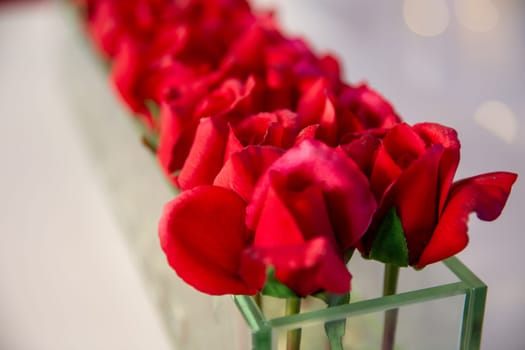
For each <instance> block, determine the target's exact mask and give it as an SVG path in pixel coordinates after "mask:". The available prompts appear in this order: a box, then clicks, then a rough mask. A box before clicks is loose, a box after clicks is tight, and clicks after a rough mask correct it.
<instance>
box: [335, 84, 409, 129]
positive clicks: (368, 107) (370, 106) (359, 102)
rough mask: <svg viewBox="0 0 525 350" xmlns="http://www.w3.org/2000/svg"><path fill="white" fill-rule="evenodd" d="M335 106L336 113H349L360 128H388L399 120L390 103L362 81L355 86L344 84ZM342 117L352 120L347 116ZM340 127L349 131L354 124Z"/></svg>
mask: <svg viewBox="0 0 525 350" xmlns="http://www.w3.org/2000/svg"><path fill="white" fill-rule="evenodd" d="M337 106H338V113H342V114H343V115H344V114H351V115H352V116H353V117H354V118H357V120H358V121H359V125H360V127H361V130H366V129H372V128H390V127H392V126H394V125H396V124H398V123H400V122H401V118H400V117H399V116H398V115H397V113H396V112H395V111H394V108H393V107H392V105H391V104H390V103H389V102H388V101H387V100H386V99H385V98H384V97H383V96H381V95H380V94H379V93H377V92H376V91H374V90H372V89H370V88H369V87H368V86H367V85H366V84H364V83H363V84H360V85H358V86H355V87H354V86H346V87H345V88H344V89H343V90H342V91H341V93H340V94H339V96H338V97H337ZM342 118H344V119H348V120H350V121H353V120H352V118H351V117H348V116H347V117H342ZM343 123H344V122H343ZM340 128H342V129H343V130H346V131H347V132H351V131H353V130H352V129H354V128H355V124H354V125H351V126H350V127H349V126H346V127H343V126H342V125H341V126H340ZM354 130H355V129H354ZM341 136H343V135H341Z"/></svg>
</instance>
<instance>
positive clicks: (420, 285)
mask: <svg viewBox="0 0 525 350" xmlns="http://www.w3.org/2000/svg"><path fill="white" fill-rule="evenodd" d="M370 263H372V262H364V263H361V265H364V264H370ZM378 265H379V264H378ZM436 265H437V266H431V267H427V268H426V269H428V271H425V270H426V269H424V270H423V271H411V270H408V269H405V270H402V271H401V274H402V275H401V281H400V285H401V286H404V288H403V289H402V290H401V291H400V292H399V293H397V294H394V295H390V296H373V295H372V297H370V298H368V296H369V295H371V294H369V292H370V290H369V291H368V293H367V292H364V290H363V288H361V287H362V286H361V287H360V286H357V285H356V286H355V288H353V291H352V294H351V295H352V298H351V299H352V301H351V302H350V303H349V304H346V305H341V306H336V307H331V308H326V307H323V305H322V302H320V301H317V300H309V299H304V300H303V302H302V304H303V310H304V311H302V312H300V313H298V314H295V315H289V316H284V315H280V314H279V313H278V310H284V302H283V301H280V300H276V299H272V298H263V300H262V302H261V304H262V308H260V307H259V306H258V305H257V304H256V303H255V301H254V299H253V298H252V297H249V296H234V297H233V299H234V301H235V303H236V305H237V307H238V310H239V312H240V313H241V314H242V315H243V317H244V319H245V320H246V323H247V324H248V325H249V328H250V330H251V341H252V349H256V350H270V349H272V350H273V349H285V348H286V334H287V332H288V331H291V330H297V329H298V330H300V331H301V334H302V336H301V338H302V341H301V347H300V348H301V349H329V348H330V347H329V343H328V338H327V337H326V335H325V333H324V325H325V324H326V323H328V322H333V321H339V320H345V323H346V327H345V328H346V332H345V335H344V337H343V346H344V349H352V350H365V349H370V350H372V349H381V341H382V333H383V316H384V314H385V313H386V312H388V311H389V310H397V312H398V323H397V330H396V342H395V347H394V349H396V350H409V349H427V350H431V349H440V350H444V349H461V350H475V349H479V348H480V339H481V330H482V323H483V315H484V309H485V298H486V293H487V286H486V285H485V284H484V283H483V282H482V281H481V280H480V279H479V278H478V277H476V275H474V274H473V273H472V271H470V270H469V269H468V268H467V267H466V266H465V265H464V264H462V263H461V261H460V260H458V259H457V258H455V257H452V258H449V259H447V260H445V261H444V262H443V263H440V264H436ZM439 265H441V266H439ZM352 271H353V270H352ZM447 272H448V273H449V274H450V276H448V277H447V276H446V273H447ZM403 274H405V276H403ZM356 275H357V274H356ZM373 276H374V275H368V277H366V278H374V277H373ZM377 280H379V279H377ZM431 281H434V282H431ZM436 281H439V283H437V284H436V283H435V282H436ZM429 282H430V283H429ZM368 287H371V285H370V283H369V285H368ZM373 287H375V290H376V291H378V292H380V291H381V288H380V286H379V285H376V286H373ZM372 294H373V293H372ZM276 310H277V313H276Z"/></svg>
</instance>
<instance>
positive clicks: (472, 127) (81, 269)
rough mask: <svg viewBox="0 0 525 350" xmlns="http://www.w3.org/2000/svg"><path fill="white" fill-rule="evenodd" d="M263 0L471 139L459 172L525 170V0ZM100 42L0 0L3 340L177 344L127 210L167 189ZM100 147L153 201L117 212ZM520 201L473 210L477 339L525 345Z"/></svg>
mask: <svg viewBox="0 0 525 350" xmlns="http://www.w3.org/2000/svg"><path fill="white" fill-rule="evenodd" d="M254 3H255V4H256V5H257V6H258V7H269V6H271V7H274V8H276V9H277V14H278V18H280V21H281V23H282V24H283V27H284V28H285V30H286V31H287V32H288V33H289V34H292V35H301V36H304V37H306V38H307V39H308V41H310V42H311V44H312V45H313V47H314V48H315V49H316V50H317V51H318V52H327V51H328V52H332V53H335V54H336V55H337V56H338V57H339V58H340V59H341V61H342V62H343V68H344V72H345V76H346V78H347V80H348V81H350V82H352V83H356V82H358V81H362V80H366V81H368V82H369V84H370V85H371V86H372V87H374V88H375V89H377V90H378V91H379V92H381V93H382V94H383V95H384V96H385V97H386V98H387V99H389V100H390V101H391V102H392V103H393V105H394V106H395V108H396V110H397V111H398V112H399V114H400V115H401V116H402V117H403V118H404V119H405V120H406V121H407V122H408V123H411V124H413V123H417V122H422V121H434V122H438V123H443V124H445V125H448V126H451V127H454V128H455V129H456V130H457V131H458V132H459V136H460V140H461V141H462V161H461V164H460V168H459V170H458V173H457V175H456V178H458V179H459V178H463V177H467V176H471V175H476V174H479V173H483V172H490V171H496V170H508V171H514V172H517V173H519V174H524V173H525V162H524V160H525V63H524V62H525V40H524V39H523V37H524V35H525V2H524V1H521V0H492V1H491V0H425V1H422V0H394V1H392V0H324V1H313V0H286V1H284V0H281V1H279V0H257V1H254ZM91 55H92V54H91V53H90V50H89V47H88V42H87V41H85V39H83V37H82V35H81V33H80V31H79V28H78V25H77V23H76V22H75V17H74V15H73V13H72V12H71V11H69V9H67V7H66V6H65V5H64V4H63V3H59V2H52V1H31V2H23V1H18V2H12V3H11V2H6V1H0V118H1V126H0V156H1V158H0V159H1V161H2V163H1V165H0V170H1V171H0V195H1V201H0V349H2V350H3V349H6V350H19V349H20V350H26V349H27V350H40V349H53V350H62V349H67V350H69V349H156V350H163V349H166V350H167V349H169V348H170V346H169V337H168V335H167V334H166V331H165V328H164V327H163V322H162V319H161V317H160V316H159V315H158V314H157V313H156V311H155V307H154V305H153V303H152V302H151V298H149V297H148V295H149V294H150V293H151V292H149V291H148V290H147V288H146V287H145V284H146V283H145V281H144V280H143V279H142V277H141V275H140V273H139V272H138V271H137V269H136V259H135V257H134V255H133V254H131V253H130V250H129V249H128V248H129V244H128V243H126V242H127V241H126V240H125V239H124V238H123V237H124V235H123V232H122V231H123V230H125V231H127V232H128V231H130V229H129V227H128V228H126V225H122V222H127V221H128V222H129V220H130V216H131V217H140V218H141V222H140V225H139V224H137V223H135V224H134V225H132V227H133V228H134V229H135V230H136V231H137V232H139V231H151V230H153V231H155V227H156V219H157V218H158V214H159V213H160V208H161V206H162V203H163V202H165V201H167V200H168V199H169V198H170V196H171V195H170V193H169V192H168V191H167V187H166V186H165V184H164V183H163V180H162V177H161V175H160V172H156V169H154V161H153V160H151V157H150V156H149V155H148V154H147V151H145V150H144V149H143V147H141V145H140V143H139V142H138V141H137V134H136V131H135V130H133V128H132V126H131V125H130V124H131V123H128V121H127V120H125V118H126V116H125V112H124V111H122V109H121V107H120V106H119V105H118V102H117V101H116V98H115V97H114V96H113V95H112V94H111V92H110V89H109V87H108V86H107V81H106V77H105V76H103V72H102V70H101V69H99V68H100V67H97V64H96V63H94V62H95V60H96V59H95V57H94V56H91ZM79 103H80V106H81V107H80V110H81V112H79ZM108 110H110V111H112V112H111V113H109V114H108V112H107V111H108ZM79 114H83V115H89V116H91V117H92V118H93V120H95V119H96V118H98V120H99V122H100V123H107V130H109V131H111V133H110V135H114V137H115V139H118V140H119V142H118V143H119V144H120V148H118V150H117V151H113V153H111V154H110V155H108V154H107V153H106V151H105V150H104V149H103V148H102V144H103V142H108V141H101V140H98V141H97V142H93V141H92V140H93V136H95V140H97V139H96V137H97V135H98V134H97V132H94V131H93V132H91V133H90V134H89V133H88V134H89V135H91V136H90V137H86V133H85V132H84V130H83V128H84V127H85V128H89V123H88V124H86V122H85V121H84V122H82V121H79V118H78V117H77V116H78V115H79ZM113 115H115V118H112V117H113ZM106 118H107V120H106ZM83 123H84V124H83ZM115 130H119V131H115ZM109 131H108V132H109ZM116 132H118V135H116V134H115V133H116ZM90 140H91V141H90ZM106 140H107V139H106ZM126 140H127V141H126ZM126 142H127V143H126ZM97 145H98V146H97ZM106 145H107V144H106ZM94 147H95V151H93V148H94ZM97 147H99V149H98V150H97V149H96V148H97ZM108 147H111V146H110V145H109V146H108ZM119 152H120V153H119ZM101 162H102V163H103V164H105V165H106V166H108V165H109V166H110V167H111V166H113V167H114V171H115V172H118V171H119V169H120V174H123V173H125V172H122V169H127V170H126V171H129V173H134V174H133V175H134V176H135V178H134V180H133V181H136V179H139V180H140V181H143V182H148V181H149V182H150V185H151V188H149V189H148V192H146V193H139V194H137V197H136V198H135V200H145V199H148V200H151V198H152V197H153V199H154V203H156V204H155V205H152V206H149V207H148V208H144V209H143V208H141V209H140V210H141V212H140V213H136V212H135V213H134V212H133V210H135V211H136V210H137V208H136V205H135V203H137V202H135V201H128V202H124V203H127V207H128V208H127V209H126V210H127V211H126V210H123V211H124V212H125V213H122V212H121V213H118V212H117V215H115V211H114V208H113V207H112V197H113V196H114V195H115V194H116V195H118V194H119V193H120V192H121V191H124V190H125V189H123V188H127V189H130V188H133V187H134V185H133V182H132V180H125V179H124V178H123V177H121V178H119V177H118V176H117V177H113V178H110V179H109V180H107V178H106V180H100V177H99V173H100V169H99V167H100V164H101ZM138 164H140V165H138ZM142 164H146V166H142ZM148 164H150V168H151V171H150V170H147V169H145V168H147V167H148V166H147V165H148ZM115 176H116V175H115ZM126 178H127V176H126ZM126 181H131V182H127V183H126ZM157 183H158V185H157ZM135 187H136V185H135ZM138 203H139V204H140V202H138ZM524 204H525V185H524V184H523V179H521V178H520V179H518V182H517V183H516V185H515V186H514V190H513V193H512V194H511V197H510V200H509V202H508V204H507V207H506V209H505V210H504V212H503V215H502V216H501V217H500V218H499V219H498V220H497V221H495V222H492V223H485V222H483V223H482V222H479V221H478V220H477V219H476V218H475V217H472V218H471V221H470V238H471V242H470V245H469V247H468V248H467V249H466V250H465V251H464V252H462V253H460V254H459V257H460V259H461V260H462V261H463V262H464V263H465V264H466V265H467V266H469V267H470V268H471V270H472V271H474V272H475V273H476V274H477V275H478V276H479V277H480V278H481V279H482V280H483V281H485V282H486V283H487V284H488V286H489V292H488V300H487V308H486V314H485V323H484V333H483V343H482V349H502V348H504V349H507V350H522V349H525V333H524V332H523V325H524V324H525V298H524V297H523V293H524V291H525V277H524V276H525V274H524V273H523V266H524V263H523V262H522V260H521V257H522V254H523V253H522V251H523V247H524V246H525V237H524V234H523V231H522V227H521V220H520V217H521V215H523V214H522V213H523V209H522V208H523V206H524ZM125 216H127V218H126V217H125ZM137 226H140V227H139V228H137ZM138 235H139V233H137V236H138ZM150 235H151V236H152V237H153V238H152V240H151V241H148V242H142V241H140V239H138V238H137V239H135V241H132V242H135V243H132V245H135V247H140V246H147V249H146V250H147V253H145V255H144V256H143V257H141V259H143V260H144V259H149V258H151V257H152V256H157V257H156V258H154V259H158V261H159V262H158V264H160V265H162V264H164V262H163V257H162V256H159V255H160V254H161V253H160V249H159V248H158V246H157V245H156V239H155V237H154V236H155V235H154V233H153V234H151V232H150ZM139 260H140V259H139ZM162 266H164V265H162ZM166 273H169V271H167V272H166ZM146 282H147V281H146ZM157 297H159V296H158V295H157ZM161 297H166V298H167V297H168V296H161ZM175 314H177V310H175ZM177 315H178V316H177V317H178V320H179V321H180V319H184V317H183V316H180V313H179V314H177ZM429 317H431V316H429ZM179 324H180V322H179ZM178 331H179V332H181V333H182V332H183V330H182V329H179V330H178ZM181 348H184V347H181Z"/></svg>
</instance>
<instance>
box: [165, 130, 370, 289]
mask: <svg viewBox="0 0 525 350" xmlns="http://www.w3.org/2000/svg"><path fill="white" fill-rule="evenodd" d="M280 152H281V151H279V149H277V148H275V147H272V146H249V147H246V148H244V149H243V150H241V151H239V152H237V153H235V154H233V155H232V157H231V158H230V160H229V161H228V163H227V164H226V165H225V166H224V168H223V170H222V171H221V173H220V174H219V176H217V178H216V180H215V185H217V186H208V185H203V186H197V187H195V188H194V189H191V190H187V191H184V192H183V193H182V195H180V196H179V197H177V198H175V199H174V200H173V201H172V202H170V203H168V204H167V205H166V207H165V210H164V213H163V217H162V219H161V224H160V228H159V235H160V238H161V242H162V246H163V249H164V251H165V253H166V255H167V257H168V261H169V262H170V265H171V266H172V267H173V268H174V269H175V270H176V271H177V273H178V274H179V275H180V276H181V277H182V278H183V279H184V280H185V281H187V282H188V283H189V284H191V285H193V286H194V287H196V288H197V289H199V290H201V291H204V292H206V293H210V294H225V293H244V294H252V293H255V292H256V291H257V290H260V289H261V288H262V286H263V284H264V281H265V278H266V270H267V268H269V267H273V268H274V271H275V277H276V278H277V279H278V280H279V281H280V282H282V283H284V284H285V285H287V286H288V287H289V288H291V289H292V290H293V291H294V292H295V293H297V294H298V295H308V294H311V293H314V292H316V291H318V290H327V291H330V292H334V293H345V292H348V291H349V289H350V278H351V275H350V273H349V272H348V269H347V268H346V265H345V261H344V253H345V252H346V251H347V250H348V249H350V248H352V247H354V246H355V245H356V243H357V242H358V241H359V239H360V238H361V236H362V235H363V233H364V232H365V230H366V228H367V227H368V225H369V223H370V220H371V218H372V215H373V212H374V210H375V208H376V204H375V201H374V199H373V196H372V194H371V193H370V190H369V187H368V182H367V180H366V178H365V177H364V175H363V174H362V173H361V172H360V170H359V169H358V167H357V166H356V165H355V164H354V163H353V162H352V161H351V160H350V159H349V158H348V157H346V155H345V154H344V153H343V152H340V151H337V150H335V149H332V148H329V147H327V146H325V145H323V144H322V143H320V142H317V141H312V140H305V141H303V142H302V143H301V144H299V145H298V146H295V147H293V148H291V149H290V150H288V151H287V152H286V153H285V154H284V155H282V156H281V154H280ZM218 186H224V187H225V188H221V187H218ZM254 186H255V188H254ZM245 213H247V217H246V219H245ZM198 271H209V272H207V273H204V274H201V273H200V272H198ZM211 273H213V274H214V277H213V278H210V277H209V276H208V275H209V274H211Z"/></svg>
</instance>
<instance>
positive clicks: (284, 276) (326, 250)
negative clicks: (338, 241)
mask: <svg viewBox="0 0 525 350" xmlns="http://www.w3.org/2000/svg"><path fill="white" fill-rule="evenodd" d="M242 264H243V266H247V267H249V271H253V270H255V268H256V266H257V265H262V266H265V267H269V266H273V267H274V268H275V277H276V278H277V279H278V280H279V281H281V282H282V283H284V284H285V285H287V286H288V287H289V288H290V289H292V290H293V291H294V292H295V293H297V294H298V295H301V296H305V295H310V294H312V293H315V292H317V291H319V290H326V291H329V292H332V293H337V294H343V293H347V292H348V291H349V290H350V281H351V278H352V275H351V274H350V272H349V271H348V269H347V267H346V265H345V264H344V262H343V261H342V259H341V258H340V257H339V256H338V255H337V253H336V252H334V250H333V248H332V246H331V244H330V243H328V241H327V240H326V239H325V238H324V237H318V238H315V239H313V240H310V241H308V242H306V243H299V244H296V245H287V246H279V247H253V248H250V249H248V250H246V251H245V253H244V255H243V258H242ZM247 269H248V268H247ZM259 269H260V267H259ZM246 278H247V279H248V278H251V277H250V276H247V277H246Z"/></svg>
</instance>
